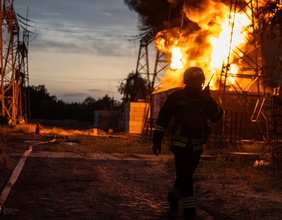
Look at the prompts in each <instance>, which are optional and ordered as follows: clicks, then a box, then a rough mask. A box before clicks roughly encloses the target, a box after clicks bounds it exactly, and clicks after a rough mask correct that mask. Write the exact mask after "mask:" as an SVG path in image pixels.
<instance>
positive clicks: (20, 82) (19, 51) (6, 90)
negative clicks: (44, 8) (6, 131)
mask: <svg viewBox="0 0 282 220" xmlns="http://www.w3.org/2000/svg"><path fill="white" fill-rule="evenodd" d="M13 4H14V1H13V0H0V12H1V13H0V22H1V24H0V28H1V29H0V65H1V66H0V68H1V82H0V105H1V112H0V117H1V119H2V120H5V121H8V123H9V124H10V125H13V126H14V125H16V124H17V122H18V121H19V120H20V119H21V118H23V117H24V116H26V115H27V108H25V107H23V104H24V101H23V97H26V96H25V94H24V93H25V87H26V81H27V80H28V78H27V72H26V71H27V69H26V68H27V67H26V66H27V64H26V62H25V61H26V60H27V47H26V45H25V43H26V42H20V39H19V38H20V26H19V23H18V20H17V16H16V13H15V11H14V7H13ZM2 123H3V121H2Z"/></svg>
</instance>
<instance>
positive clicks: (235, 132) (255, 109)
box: [219, 0, 268, 146]
mask: <svg viewBox="0 0 282 220" xmlns="http://www.w3.org/2000/svg"><path fill="white" fill-rule="evenodd" d="M258 7H259V5H258V1H257V0H250V1H244V0H231V1H230V12H229V27H230V30H229V33H230V42H229V44H228V45H229V49H228V54H227V57H226V58H225V59H224V62H223V64H222V70H221V73H220V79H219V101H220V103H221V104H222V107H223V109H225V110H226V115H225V121H224V123H223V128H222V132H223V133H222V141H223V142H227V143H226V144H227V145H230V144H231V145H233V146H234V145H236V144H238V142H240V141H241V140H242V138H243V137H245V136H246V134H244V132H246V131H248V129H254V130H256V132H254V133H257V134H258V136H261V138H263V139H266V138H267V136H268V121H267V116H266V115H265V113H264V111H263V109H264V106H265V100H266V93H265V86H264V80H265V77H264V69H263V56H262V48H261V47H262V45H261V33H260V30H261V27H260V22H259V20H258ZM238 13H241V14H245V15H246V16H247V17H248V18H249V19H250V20H251V24H250V25H248V26H247V27H246V28H245V31H246V32H247V33H248V34H247V35H246V36H245V37H246V39H245V40H246V41H247V42H248V46H247V47H244V48H240V47H238V46H235V47H233V48H232V47H231V46H232V45H233V40H234V39H233V38H234V32H236V31H238V30H236V29H235V27H234V26H235V25H234V24H235V19H236V14H238ZM232 64H236V65H237V66H239V67H240V69H239V70H238V71H237V73H235V74H234V73H232ZM245 121H250V122H252V124H253V125H252V126H250V127H252V128H248V125H246V123H245ZM220 144H221V145H222V143H220Z"/></svg>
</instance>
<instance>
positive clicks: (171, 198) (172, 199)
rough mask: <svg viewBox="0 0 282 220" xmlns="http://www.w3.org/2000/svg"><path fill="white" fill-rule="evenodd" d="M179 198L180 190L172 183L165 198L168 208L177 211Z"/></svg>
mask: <svg viewBox="0 0 282 220" xmlns="http://www.w3.org/2000/svg"><path fill="white" fill-rule="evenodd" d="M180 199H181V194H180V191H179V190H178V189H177V188H175V186H174V185H173V186H172V187H171V189H170V190H169V192H168V195H167V200H168V202H169V208H170V209H171V210H172V211H174V212H177V211H178V203H179V201H180Z"/></svg>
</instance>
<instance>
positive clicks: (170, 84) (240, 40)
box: [154, 1, 253, 89]
mask: <svg viewBox="0 0 282 220" xmlns="http://www.w3.org/2000/svg"><path fill="white" fill-rule="evenodd" d="M201 2H203V4H205V5H200V3H199V5H198V6H197V7H194V8H191V5H190V6H187V5H185V4H184V5H183V12H184V15H185V16H186V17H187V18H188V19H189V20H190V21H193V23H194V24H195V25H198V27H197V28H195V26H193V27H190V26H189V25H187V27H185V26H183V27H174V28H170V29H167V30H164V31H161V32H159V33H158V34H157V35H156V37H155V42H154V43H155V47H156V48H157V49H158V50H159V51H161V52H164V53H166V54H169V56H170V57H171V60H170V62H171V63H170V69H169V70H167V71H166V74H165V77H164V78H163V79H162V81H161V83H162V84H161V87H162V89H169V88H174V87H182V86H183V84H182V74H183V70H184V69H186V68H188V67H190V66H199V67H201V68H202V69H203V70H204V72H205V74H206V82H208V81H209V79H211V78H212V80H211V83H210V87H211V89H218V82H219V78H220V74H221V70H222V66H223V65H227V62H228V63H229V64H230V61H231V65H230V68H229V72H228V74H229V75H228V76H229V77H228V78H227V79H228V80H227V81H226V83H227V85H228V84H229V85H232V84H234V83H235V82H236V83H237V84H238V85H239V86H240V87H242V88H244V87H245V85H244V84H245V83H246V82H245V81H244V80H240V79H237V78H236V74H238V73H240V74H241V72H242V67H241V66H240V56H242V54H240V53H236V54H234V53H232V51H233V49H234V48H239V51H244V50H245V49H246V47H248V49H249V50H252V49H253V48H251V49H250V45H247V43H248V40H249V39H248V37H249V36H248V34H249V33H250V32H252V30H250V28H252V26H251V23H252V20H251V18H252V15H251V10H250V9H249V8H248V7H246V8H245V10H244V11H242V10H241V11H238V12H232V13H231V12H230V7H229V6H227V5H225V4H223V3H220V2H216V3H215V2H212V1H201ZM235 11H236V10H235ZM213 75H215V76H216V77H211V76H213ZM230 87H231V86H230Z"/></svg>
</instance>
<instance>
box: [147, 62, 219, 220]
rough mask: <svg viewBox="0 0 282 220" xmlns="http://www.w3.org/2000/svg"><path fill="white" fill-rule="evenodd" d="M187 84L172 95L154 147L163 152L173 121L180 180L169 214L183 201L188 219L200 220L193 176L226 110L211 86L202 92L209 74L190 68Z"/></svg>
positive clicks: (160, 119) (161, 116) (173, 191)
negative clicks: (211, 127)
mask: <svg viewBox="0 0 282 220" xmlns="http://www.w3.org/2000/svg"><path fill="white" fill-rule="evenodd" d="M183 81H184V84H185V87H184V88H181V89H179V90H176V91H174V92H172V93H171V94H169V95H168V97H167V99H166V101H165V103H164V105H163V106H162V108H161V109H160V112H159V115H158V120H157V123H156V126H155V130H154V135H153V147H152V148H153V153H154V154H155V155H157V156H158V155H159V154H160V153H161V142H162V139H163V136H164V134H165V132H166V129H167V128H168V125H169V124H170V123H169V122H170V120H171V119H172V118H173V121H172V122H173V123H172V125H171V128H170V129H171V130H170V151H171V152H172V153H173V154H174V159H175V171H176V179H175V181H174V184H173V186H172V187H171V189H170V190H169V192H168V196H167V200H168V202H169V204H170V209H169V213H167V214H169V215H172V216H176V215H177V211H178V203H179V201H180V200H182V205H183V212H184V217H185V219H196V203H195V199H194V194H193V178H192V177H193V173H194V171H195V170H196V168H197V167H198V164H199V160H200V156H201V154H202V152H203V144H204V143H205V142H206V141H207V137H208V134H209V129H208V128H209V127H208V121H210V122H216V121H219V120H220V119H221V117H222V115H223V110H222V108H221V107H220V106H219V105H218V104H217V103H216V102H215V100H214V99H213V98H212V97H211V95H210V91H209V88H208V86H207V87H206V88H205V89H204V90H202V86H203V85H204V81H205V75H204V72H203V71H202V69H201V68H199V67H190V68H188V69H186V70H185V72H184V74H183Z"/></svg>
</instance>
